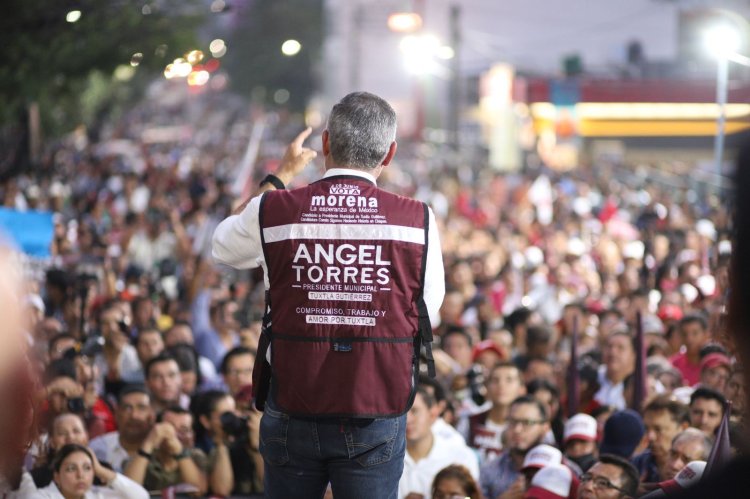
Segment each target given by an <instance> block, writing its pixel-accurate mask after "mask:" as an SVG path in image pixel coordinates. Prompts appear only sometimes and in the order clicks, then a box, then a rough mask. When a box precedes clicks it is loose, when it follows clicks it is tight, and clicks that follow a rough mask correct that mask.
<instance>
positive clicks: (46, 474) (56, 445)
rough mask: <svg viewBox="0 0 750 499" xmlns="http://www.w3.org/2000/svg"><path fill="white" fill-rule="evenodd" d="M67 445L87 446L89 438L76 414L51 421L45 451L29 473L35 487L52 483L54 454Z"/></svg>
mask: <svg viewBox="0 0 750 499" xmlns="http://www.w3.org/2000/svg"><path fill="white" fill-rule="evenodd" d="M67 444H78V445H82V446H84V447H86V446H88V444H89V436H88V433H87V432H86V428H85V426H84V423H83V419H81V417H80V416H79V415H77V414H73V413H64V414H60V415H59V416H57V417H56V418H55V419H54V421H52V429H51V431H50V433H49V438H48V439H47V445H46V447H47V451H46V453H45V454H43V455H42V456H40V458H39V459H37V460H36V462H35V463H34V468H33V469H32V470H31V471H30V472H29V473H30V474H31V477H32V478H33V479H34V484H35V485H36V486H37V487H40V488H41V487H46V486H47V485H49V484H50V482H51V481H52V475H53V473H54V470H53V468H52V461H53V459H54V456H55V453H56V452H57V451H59V450H60V449H62V447H63V446H64V445H67Z"/></svg>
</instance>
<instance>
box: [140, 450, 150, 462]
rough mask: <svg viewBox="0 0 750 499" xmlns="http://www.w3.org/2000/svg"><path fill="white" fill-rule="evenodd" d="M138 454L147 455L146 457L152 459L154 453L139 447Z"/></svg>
mask: <svg viewBox="0 0 750 499" xmlns="http://www.w3.org/2000/svg"><path fill="white" fill-rule="evenodd" d="M138 455H139V456H141V457H145V458H146V459H148V460H149V461H150V460H151V458H152V457H153V454H151V453H150V452H146V451H145V450H143V449H138Z"/></svg>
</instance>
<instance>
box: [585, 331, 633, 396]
mask: <svg viewBox="0 0 750 499" xmlns="http://www.w3.org/2000/svg"><path fill="white" fill-rule="evenodd" d="M634 341H635V340H634V339H633V337H632V336H631V335H630V334H629V333H627V332H624V331H616V332H614V333H612V334H611V335H610V336H609V338H607V341H606V344H605V346H604V359H603V360H604V362H603V365H602V366H601V367H600V368H599V386H600V388H599V391H598V392H596V395H595V396H594V399H595V400H596V401H597V402H599V403H600V404H602V405H608V406H611V407H614V408H615V409H624V408H625V407H627V401H626V400H625V396H624V390H625V383H624V382H625V378H627V377H628V376H630V375H631V374H632V373H633V371H634V370H635V344H634Z"/></svg>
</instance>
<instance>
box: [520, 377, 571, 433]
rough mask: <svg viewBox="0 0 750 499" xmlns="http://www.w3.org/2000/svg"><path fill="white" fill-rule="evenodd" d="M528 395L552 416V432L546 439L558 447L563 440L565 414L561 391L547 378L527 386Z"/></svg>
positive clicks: (534, 381) (535, 380)
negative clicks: (563, 412)
mask: <svg viewBox="0 0 750 499" xmlns="http://www.w3.org/2000/svg"><path fill="white" fill-rule="evenodd" d="M526 393H528V394H529V395H531V396H532V397H534V398H535V399H537V400H539V401H540V402H541V403H543V404H544V408H545V409H546V411H547V414H549V415H550V432H549V433H548V434H547V436H546V437H545V441H546V442H547V443H549V444H553V445H558V444H561V443H562V440H563V430H564V423H563V414H562V407H561V406H560V391H559V390H558V389H557V386H555V384H554V383H553V382H552V381H550V380H549V379H547V378H536V379H533V380H531V381H530V382H529V383H527V384H526Z"/></svg>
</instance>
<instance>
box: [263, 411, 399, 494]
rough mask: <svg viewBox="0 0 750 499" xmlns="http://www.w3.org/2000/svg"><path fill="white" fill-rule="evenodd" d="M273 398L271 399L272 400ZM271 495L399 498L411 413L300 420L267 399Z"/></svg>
mask: <svg viewBox="0 0 750 499" xmlns="http://www.w3.org/2000/svg"><path fill="white" fill-rule="evenodd" d="M269 402H270V401H269ZM260 452H261V454H262V455H263V460H264V462H265V472H264V480H263V482H264V487H265V497H269V498H271V499H277V498H278V499H319V498H322V497H323V495H324V494H325V490H326V487H327V485H328V483H329V482H330V483H331V488H332V489H333V496H334V498H335V499H396V497H397V495H398V482H399V480H400V479H401V474H402V473H403V470H404V453H405V452H406V416H405V415H404V416H400V417H396V418H388V419H357V418H344V419H342V418H333V419H316V420H307V419H297V418H293V417H290V416H289V415H287V414H284V413H282V412H279V411H278V410H276V409H275V408H274V407H273V405H272V404H270V403H267V404H266V407H265V410H264V411H263V417H262V419H261V421H260Z"/></svg>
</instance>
